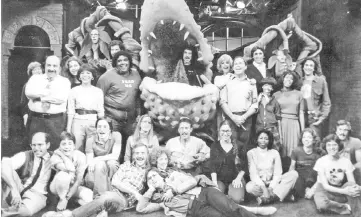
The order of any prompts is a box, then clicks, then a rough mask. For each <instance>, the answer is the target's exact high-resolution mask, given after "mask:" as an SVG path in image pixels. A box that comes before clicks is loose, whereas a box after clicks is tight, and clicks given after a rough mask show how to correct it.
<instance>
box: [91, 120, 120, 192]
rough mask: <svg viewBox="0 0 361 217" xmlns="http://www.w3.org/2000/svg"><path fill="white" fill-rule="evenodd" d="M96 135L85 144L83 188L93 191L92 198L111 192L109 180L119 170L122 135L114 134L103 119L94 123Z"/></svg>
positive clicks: (110, 125)
mask: <svg viewBox="0 0 361 217" xmlns="http://www.w3.org/2000/svg"><path fill="white" fill-rule="evenodd" d="M95 128H96V134H95V135H94V136H92V137H90V138H89V139H88V140H87V142H86V148H85V153H86V161H87V165H88V169H87V172H86V175H85V186H87V187H89V188H91V189H93V193H94V198H95V197H96V196H98V195H100V194H102V193H103V192H105V191H110V190H111V179H112V177H113V175H114V174H115V173H116V172H117V170H118V168H119V161H118V159H119V155H120V151H121V149H122V135H121V134H120V133H119V132H114V131H113V127H112V124H111V123H110V122H108V121H107V120H106V119H104V118H100V119H98V120H97V121H96V122H95Z"/></svg>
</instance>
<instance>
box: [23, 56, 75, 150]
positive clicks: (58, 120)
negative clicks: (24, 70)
mask: <svg viewBox="0 0 361 217" xmlns="http://www.w3.org/2000/svg"><path fill="white" fill-rule="evenodd" d="M59 73H60V60H59V58H58V57H56V56H49V57H48V58H47V59H46V61H45V74H43V75H34V76H32V77H31V78H30V79H29V81H28V83H27V85H26V88H25V94H26V96H27V97H28V98H29V104H28V105H29V110H30V112H31V116H32V121H31V123H30V126H29V138H31V136H32V135H33V134H34V133H35V132H39V131H41V132H46V133H49V134H50V144H51V147H50V150H55V148H56V147H57V145H58V144H59V143H60V134H61V132H62V131H64V129H65V111H66V104H67V99H68V95H69V92H70V81H69V80H68V79H67V78H65V77H62V76H60V75H59Z"/></svg>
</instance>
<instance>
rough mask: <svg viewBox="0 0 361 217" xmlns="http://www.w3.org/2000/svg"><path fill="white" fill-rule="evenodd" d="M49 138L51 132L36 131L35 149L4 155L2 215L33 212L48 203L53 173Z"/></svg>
mask: <svg viewBox="0 0 361 217" xmlns="http://www.w3.org/2000/svg"><path fill="white" fill-rule="evenodd" d="M49 139H50V136H49V134H47V133H43V132H37V133H35V134H34V135H33V137H32V140H31V144H30V147H31V149H32V150H30V151H24V152H20V153H17V154H16V155H14V156H13V157H10V158H8V157H4V158H3V159H2V164H1V181H2V207H3V208H2V209H1V216H14V215H17V216H32V215H34V214H35V213H37V212H39V211H40V210H41V209H43V208H44V207H45V206H46V199H47V198H46V194H47V187H48V183H49V179H50V176H51V165H50V154H49V152H48V149H49V147H50V141H49ZM5 203H6V204H7V205H8V207H7V208H4V205H5Z"/></svg>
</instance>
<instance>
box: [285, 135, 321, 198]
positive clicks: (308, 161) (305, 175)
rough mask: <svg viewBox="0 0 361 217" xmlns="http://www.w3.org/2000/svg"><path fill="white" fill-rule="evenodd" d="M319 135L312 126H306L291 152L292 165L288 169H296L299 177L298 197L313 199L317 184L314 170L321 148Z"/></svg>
mask: <svg viewBox="0 0 361 217" xmlns="http://www.w3.org/2000/svg"><path fill="white" fill-rule="evenodd" d="M319 140H320V139H319V137H318V136H317V133H316V132H315V130H313V129H312V128H306V129H304V130H303V131H302V133H301V140H300V144H299V146H298V147H296V148H295V149H294V150H293V151H292V154H291V165H290V168H289V170H288V171H293V170H296V171H297V173H298V179H297V181H296V184H295V194H294V196H295V197H297V198H306V199H311V198H312V197H313V195H314V193H315V190H316V186H317V183H316V182H317V172H316V171H314V170H313V166H314V165H315V163H316V161H317V159H319V158H320V157H321V155H320V154H321V153H320V151H321V150H317V148H318V145H319V142H320V141H319Z"/></svg>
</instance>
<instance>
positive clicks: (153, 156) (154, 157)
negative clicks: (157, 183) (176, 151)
mask: <svg viewBox="0 0 361 217" xmlns="http://www.w3.org/2000/svg"><path fill="white" fill-rule="evenodd" d="M162 154H165V155H166V156H167V158H168V165H167V167H171V166H172V165H171V160H170V158H171V153H170V151H169V150H168V149H167V148H165V147H162V146H159V147H155V148H154V149H153V150H152V152H151V153H150V156H149V159H150V164H151V165H152V166H153V167H157V161H158V158H159V157H160V156H161V155H162Z"/></svg>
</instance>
